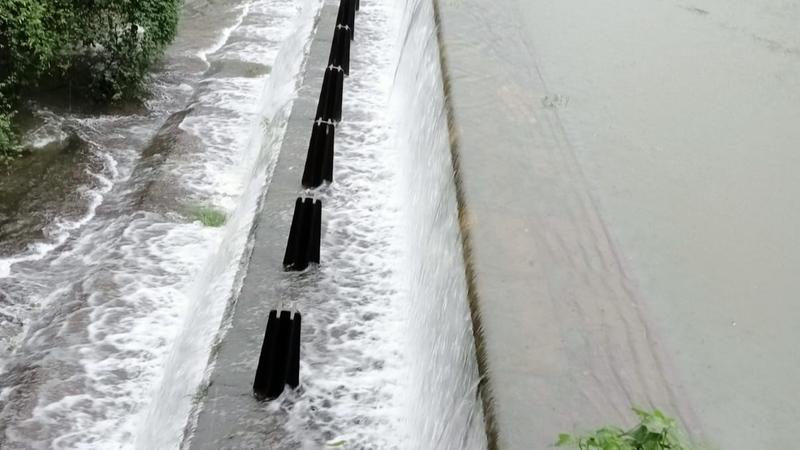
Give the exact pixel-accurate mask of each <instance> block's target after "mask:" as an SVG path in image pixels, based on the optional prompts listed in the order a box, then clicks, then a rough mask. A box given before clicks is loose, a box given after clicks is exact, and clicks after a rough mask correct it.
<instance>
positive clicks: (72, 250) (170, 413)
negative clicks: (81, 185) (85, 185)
mask: <svg viewBox="0 0 800 450" xmlns="http://www.w3.org/2000/svg"><path fill="white" fill-rule="evenodd" d="M189 6H195V5H189ZM218 8H222V9H221V10H219V11H214V10H213V8H211V7H209V8H208V9H209V11H207V14H209V15H214V14H219V18H218V19H217V18H211V19H209V18H208V17H205V19H207V20H209V21H210V22H213V23H214V24H215V26H221V28H220V31H219V32H220V33H221V36H223V37H225V39H224V40H222V39H219V40H214V39H213V36H211V38H212V39H211V42H210V43H209V42H206V40H205V38H203V39H200V38H198V39H197V40H196V41H193V40H192V39H191V36H181V35H179V37H178V39H177V41H176V44H175V45H174V46H173V48H172V49H171V50H170V55H169V58H170V59H171V61H174V65H173V66H170V65H169V64H168V67H167V69H166V70H165V72H164V73H160V74H157V76H156V80H155V81H154V89H155V95H154V96H153V100H152V101H151V102H150V103H149V104H148V111H149V112H148V113H146V114H144V115H139V116H120V117H116V116H109V117H97V118H93V117H75V118H69V119H68V120H73V121H76V122H78V123H79V133H80V134H81V137H82V138H84V139H85V140H86V141H87V142H89V145H90V146H92V149H93V150H94V151H95V154H96V155H98V157H99V158H100V159H101V160H102V161H106V164H105V165H104V166H103V173H102V174H100V175H97V176H98V177H101V176H103V177H104V179H103V182H102V183H99V184H100V186H99V187H98V188H96V189H94V190H87V191H86V193H85V197H86V198H87V204H88V205H89V208H88V209H89V211H90V212H88V213H87V214H86V215H85V216H84V217H82V218H80V219H79V220H78V221H72V222H64V223H59V221H58V220H56V221H55V223H56V224H57V226H58V230H59V231H60V232H61V233H62V234H58V235H56V238H54V239H51V241H50V242H47V243H42V244H34V245H33V248H32V250H31V251H29V252H27V253H26V254H24V255H20V256H14V257H12V258H9V259H8V260H6V261H5V263H4V264H3V265H0V269H2V270H3V272H0V277H3V276H4V279H3V280H2V282H3V284H2V289H3V291H4V292H6V293H7V295H8V296H9V298H10V299H11V301H12V302H15V304H16V305H20V306H19V308H17V309H16V310H15V311H14V313H15V314H16V316H15V317H17V318H18V319H19V320H20V321H22V322H23V323H24V327H23V328H22V330H21V331H20V332H19V333H18V334H17V335H15V336H11V337H9V338H8V339H7V341H6V342H3V344H4V345H5V347H6V349H5V350H4V353H2V354H0V355H2V356H3V360H2V366H0V382H2V383H1V384H0V386H2V390H0V419H1V420H0V424H2V426H3V427H4V431H5V437H0V446H2V447H3V448H95V449H96V448H143V449H153V448H177V447H178V446H179V444H180V441H181V439H182V438H183V430H184V427H185V425H186V420H187V417H188V416H189V410H190V408H191V406H192V396H193V395H194V391H195V390H196V387H197V386H198V384H199V383H200V381H201V380H202V377H203V371H204V369H205V366H206V361H207V359H208V354H209V352H210V349H211V345H212V343H213V339H214V336H215V334H216V331H217V330H218V329H219V325H220V320H221V318H222V316H223V312H224V310H225V308H226V307H227V304H228V300H229V299H230V298H231V295H232V294H233V292H234V290H235V288H236V283H235V275H236V273H237V270H238V266H239V263H240V259H241V256H242V252H243V251H244V248H245V244H246V241H247V236H248V233H249V228H250V223H251V221H252V217H253V212H254V210H255V208H256V206H257V203H258V199H259V198H260V193H261V192H262V190H263V186H264V184H265V183H266V182H268V177H269V173H270V170H271V167H272V165H273V163H274V151H275V149H276V147H277V143H278V142H280V140H281V137H282V133H283V129H284V127H285V120H286V119H285V116H286V111H287V110H288V108H289V106H290V102H291V99H292V98H293V95H294V89H295V83H296V81H295V80H296V79H297V76H298V73H299V71H300V65H301V64H300V62H301V61H302V54H303V51H304V48H305V46H306V43H307V41H308V38H309V37H310V31H311V25H312V24H313V16H314V15H315V14H316V11H317V9H318V8H319V2H316V1H308V2H293V1H288V0H286V1H280V0H254V1H251V2H247V3H245V4H239V5H222V6H218ZM226 8H227V9H226ZM203 19H204V17H203V16H202V14H200V15H198V14H197V13H195V14H188V13H187V15H186V17H185V18H184V21H183V23H182V29H184V30H186V29H188V30H190V31H185V32H184V33H186V34H191V28H192V26H193V25H192V23H191V21H193V20H198V21H199V23H203ZM187 22H189V23H187ZM195 47H199V48H200V49H196V48H195ZM186 55H194V56H192V58H197V57H199V58H200V59H201V60H202V62H204V63H206V65H207V66H209V65H210V69H209V70H208V71H207V72H205V73H203V72H196V73H195V72H191V71H189V72H188V73H187V72H185V70H186V69H185V67H186V66H184V65H183V64H188V65H189V67H191V65H192V64H191V60H189V62H188V63H186V62H185V61H186ZM241 63H250V64H251V65H252V70H251V71H243V70H241V69H240V67H239V66H237V64H241ZM215 64H216V69H219V70H215ZM273 66H275V67H276V68H275V69H273ZM171 67H174V71H170V68H171ZM181 105H188V108H189V112H188V113H187V114H186V116H185V117H184V118H183V120H179V121H178V122H177V123H179V126H178V127H177V128H175V127H173V128H165V129H163V130H162V132H161V133H160V136H161V137H157V138H156V140H155V141H153V143H150V141H151V139H152V138H153V131H154V130H155V127H157V126H159V124H160V123H163V120H164V119H166V118H167V116H168V114H171V113H173V112H176V111H178V110H177V109H175V108H182V106H181ZM173 117H178V116H173ZM170 120H174V119H170ZM159 139H160V140H159ZM165 140H166V141H167V142H166V144H165V143H164V141H165ZM143 148H146V149H147V150H145V152H144V153H142V149H143ZM140 155H145V157H144V158H142V157H141V156H140ZM159 158H160V159H159ZM194 205H200V206H202V207H208V208H215V209H219V210H221V211H223V212H224V213H225V214H226V216H227V217H228V220H227V223H226V225H225V226H224V227H221V228H209V227H205V226H203V225H202V224H201V223H200V222H193V221H191V208H193V207H194ZM187 219H188V220H187ZM37 246H38V247H37ZM30 255H35V256H30Z"/></svg>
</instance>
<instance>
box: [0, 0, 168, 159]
mask: <svg viewBox="0 0 800 450" xmlns="http://www.w3.org/2000/svg"><path fill="white" fill-rule="evenodd" d="M178 7H179V0H0V158H2V157H3V156H2V155H6V156H7V155H10V154H12V153H13V151H14V147H15V145H16V144H15V142H16V138H15V137H14V134H13V131H12V127H11V124H10V121H11V118H12V117H13V114H14V109H13V107H14V105H16V104H18V102H19V100H20V99H19V94H20V92H21V90H22V89H23V88H35V86H36V85H37V84H39V83H40V82H41V81H43V80H44V79H47V80H48V82H51V83H53V82H55V83H62V84H66V83H69V84H70V85H71V86H72V87H74V88H75V89H76V90H77V91H79V92H82V93H85V94H86V96H87V97H89V98H92V99H94V100H97V101H101V102H115V101H120V100H124V99H128V98H134V97H136V96H138V95H140V94H141V88H142V85H143V82H144V80H145V78H146V75H147V70H148V68H149V67H150V66H151V65H152V64H153V62H154V61H155V60H156V59H157V58H158V57H159V56H160V55H161V53H162V52H163V50H164V47H165V46H166V45H167V44H168V43H169V42H170V41H171V40H172V39H173V37H174V36H175V31H176V29H177V22H178Z"/></svg>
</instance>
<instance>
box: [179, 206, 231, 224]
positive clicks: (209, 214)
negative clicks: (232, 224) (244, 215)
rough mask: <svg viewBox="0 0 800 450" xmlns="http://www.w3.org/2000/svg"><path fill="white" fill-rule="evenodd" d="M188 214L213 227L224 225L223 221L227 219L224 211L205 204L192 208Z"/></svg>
mask: <svg viewBox="0 0 800 450" xmlns="http://www.w3.org/2000/svg"><path fill="white" fill-rule="evenodd" d="M189 215H190V216H191V217H192V218H193V219H194V220H198V221H200V223H202V224H203V225H205V226H207V227H215V228H216V227H221V226H223V225H225V221H226V220H227V219H228V218H227V216H225V213H224V212H222V211H220V210H218V209H215V208H211V207H207V206H200V207H196V208H192V209H191V210H190V211H189Z"/></svg>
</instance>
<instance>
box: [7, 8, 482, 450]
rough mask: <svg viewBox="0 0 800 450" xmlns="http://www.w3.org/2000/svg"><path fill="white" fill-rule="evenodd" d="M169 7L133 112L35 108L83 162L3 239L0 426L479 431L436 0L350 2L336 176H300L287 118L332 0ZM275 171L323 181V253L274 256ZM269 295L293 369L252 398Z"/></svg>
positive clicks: (213, 443) (279, 181)
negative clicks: (161, 51) (159, 57)
mask: <svg viewBox="0 0 800 450" xmlns="http://www.w3.org/2000/svg"><path fill="white" fill-rule="evenodd" d="M185 9H186V10H185V12H184V16H183V20H182V25H181V26H182V29H181V31H180V33H179V36H178V40H177V42H176V43H175V45H173V47H171V48H170V50H169V54H168V56H167V60H166V63H165V66H164V68H162V69H160V71H159V72H158V73H155V74H154V92H155V95H154V97H153V99H152V100H151V101H150V102H149V103H148V104H147V105H146V108H145V110H144V111H142V112H141V113H138V114H133V115H119V116H115V115H92V114H87V113H70V112H60V111H53V112H43V113H42V114H43V115H45V116H46V117H47V120H50V121H52V122H54V123H55V124H56V126H57V127H58V126H63V125H64V124H67V125H69V126H70V127H71V128H73V129H75V130H77V134H78V136H79V137H80V138H81V139H82V140H83V141H84V143H85V144H84V150H83V151H84V152H85V155H86V156H85V158H86V162H85V165H86V170H87V173H89V174H90V176H89V177H88V178H86V180H88V181H86V180H84V179H82V181H81V182H80V183H79V185H76V186H74V189H75V190H76V192H78V193H79V194H78V195H76V196H75V197H74V198H72V199H70V201H71V202H72V203H69V204H68V206H70V208H69V209H67V208H66V206H64V207H63V209H62V210H59V209H55V210H53V211H52V214H53V215H54V216H55V217H57V218H58V219H57V220H55V221H53V222H52V223H51V224H49V225H48V227H49V228H48V230H49V231H47V232H46V233H44V237H43V238H41V239H38V240H37V239H29V238H28V237H27V236H26V237H24V238H23V237H19V238H18V240H19V242H18V245H16V247H15V248H17V249H19V250H18V251H13V252H7V253H4V254H2V255H0V257H2V259H0V277H2V278H0V294H2V295H1V296H0V307H1V308H3V309H2V311H0V312H2V313H3V315H2V316H0V320H3V321H4V323H3V324H2V325H3V326H2V327H0V343H1V344H2V349H0V432H2V433H0V436H2V437H0V447H3V448H21V449H27V448H138V449H162V448H163V449H169V448H180V447H183V448H221V447H220V445H219V443H220V442H221V440H223V439H224V440H225V441H224V442H225V448H258V447H274V448H322V447H324V446H326V445H346V448H403V449H407V448H418V449H432V448H436V449H450V448H452V449H479V448H485V447H486V445H487V444H486V433H485V427H484V418H483V410H482V399H481V398H480V395H479V389H478V386H479V380H480V377H479V373H478V367H477V362H476V357H475V342H474V332H473V324H472V320H471V314H470V310H469V304H468V302H467V282H466V279H465V270H464V257H463V253H462V244H461V242H462V240H461V236H460V228H459V220H458V217H459V216H458V205H457V201H456V192H455V184H454V180H453V165H452V159H451V153H450V146H449V135H448V129H447V120H446V114H445V105H444V96H443V86H442V79H441V71H440V65H439V53H438V47H437V42H436V33H435V24H434V15H433V5H432V2H431V1H429V0H408V1H406V2H394V1H390V0H373V1H369V2H364V3H362V5H361V10H360V12H359V13H358V17H357V19H356V20H357V25H356V27H357V34H356V39H355V41H354V42H353V44H352V48H351V61H350V67H349V72H350V73H349V77H347V78H346V79H345V80H344V97H343V100H344V101H343V108H342V122H341V124H339V125H338V126H337V127H336V158H335V163H334V168H333V180H334V181H333V182H332V183H330V184H325V185H323V186H322V187H320V188H318V189H317V190H315V191H313V192H311V191H306V190H304V189H303V188H302V185H301V174H302V171H303V165H302V163H297V164H295V162H296V161H302V158H301V156H304V155H305V152H306V149H307V145H308V139H309V137H310V132H311V122H307V121H304V122H303V127H302V129H303V132H302V133H300V132H297V131H295V129H294V128H293V125H292V123H293V120H298V121H299V120H305V119H303V118H302V117H299V118H296V117H295V116H298V115H300V116H302V114H303V112H302V111H303V105H304V104H309V103H314V105H313V106H314V107H315V106H316V105H315V102H316V98H314V96H315V95H316V94H317V93H318V92H319V91H318V84H315V83H318V82H319V80H317V79H316V78H315V77H317V78H321V76H322V71H323V70H324V67H325V65H326V63H327V50H328V49H327V48H325V49H324V51H315V46H318V47H320V46H321V47H320V48H322V47H324V45H323V44H320V43H318V42H317V40H318V39H319V38H320V36H323V35H326V34H331V33H332V32H333V28H332V27H331V25H332V21H333V18H332V14H333V15H335V12H333V13H332V12H331V11H334V10H335V4H334V3H329V4H325V3H323V2H320V1H318V0H301V1H289V0H252V1H242V2H233V3H232V4H231V5H209V4H206V3H202V2H199V1H188V2H187V3H186V7H185ZM315 26H316V31H315ZM328 38H329V36H328V37H327V38H325V39H328ZM329 42H330V41H329V40H328V41H326V43H328V44H329ZM321 54H324V59H320V58H318V57H317V55H321ZM315 80H316V81H315ZM293 158H294V159H293ZM283 169H285V170H283ZM287 180H291V183H292V184H289V181H287ZM281 193H283V194H285V195H287V196H291V197H292V198H294V197H296V196H297V195H299V194H303V193H311V194H313V196H314V197H316V198H319V199H321V200H322V201H323V203H324V205H325V207H324V212H323V215H322V239H321V245H320V247H321V252H320V253H321V254H320V264H319V266H312V267H311V268H310V269H308V270H306V271H304V272H298V273H289V272H283V271H282V270H280V266H281V262H282V261H281V260H282V257H283V248H284V246H285V243H286V237H287V234H286V233H284V232H282V231H281V229H280V226H282V225H280V226H276V227H275V228H274V229H272V228H270V227H268V226H266V224H286V227H287V228H286V230H288V223H289V222H290V220H291V212H290V211H291V207H292V206H293V203H289V204H285V205H282V206H281V209H272V208H271V206H270V205H271V199H272V198H274V197H276V196H280V195H283V194H281ZM23 203H24V200H23ZM54 208H55V207H54ZM207 210H212V211H219V212H221V213H224V215H225V216H226V217H227V220H226V222H225V224H224V225H223V226H222V227H219V228H210V227H206V226H203V225H202V224H201V223H200V222H199V221H196V220H193V219H194V218H196V217H202V215H203V214H204V213H205V212H206V211H207ZM284 231H285V230H284ZM264 238H267V240H266V241H265V240H264ZM26 239H27V240H26ZM4 248H5V247H4ZM251 254H252V258H251ZM276 268H277V269H276ZM253 273H258V274H266V275H264V276H265V278H264V279H263V280H262V281H265V282H266V281H268V282H269V285H268V286H267V287H265V288H264V290H263V291H257V290H255V289H256V288H258V287H261V286H262V285H260V284H257V283H256V284H255V285H252V283H253V282H254V279H255V278H253V277H251V275H250V274H253ZM249 285H251V286H249ZM253 292H257V293H258V295H259V302H258V303H254V304H252V305H250V309H245V306H246V305H247V301H248V300H247V299H248V296H252V295H253ZM271 309H288V310H298V311H301V312H302V314H303V325H302V326H303V338H302V345H301V362H300V385H299V386H298V388H297V389H296V390H294V391H290V390H286V391H285V392H284V393H283V394H282V395H281V397H279V398H278V399H276V400H274V401H272V402H259V401H257V400H256V399H255V398H254V397H253V395H252V391H251V389H252V382H253V376H255V368H256V364H257V362H258V361H257V359H258V354H257V353H258V349H259V345H260V343H261V339H262V338H263V333H264V326H265V325H266V321H267V316H268V314H269V311H270V310H271ZM244 311H246V314H247V315H248V317H245V318H242V317H240V316H241V315H242V314H244ZM245 319H248V320H249V321H248V320H245ZM243 324H245V325H247V326H244V327H242V326H241V325H243ZM230 406H232V407H235V408H236V409H226V408H228V407H230ZM226 416H227V417H228V419H227V420H228V421H231V424H235V425H236V427H235V428H233V429H229V428H226V426H228V425H230V424H228V425H226V422H225V419H219V417H226ZM244 418H246V420H245V419H244ZM218 419H219V420H218ZM222 431H226V432H225V433H222ZM218 440H219V441H218Z"/></svg>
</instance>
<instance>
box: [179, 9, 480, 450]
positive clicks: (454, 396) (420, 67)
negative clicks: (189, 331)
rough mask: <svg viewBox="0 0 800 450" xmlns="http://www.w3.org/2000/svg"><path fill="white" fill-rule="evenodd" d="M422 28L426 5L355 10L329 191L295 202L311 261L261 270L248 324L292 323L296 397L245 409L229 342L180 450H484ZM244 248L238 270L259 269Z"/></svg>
mask: <svg viewBox="0 0 800 450" xmlns="http://www.w3.org/2000/svg"><path fill="white" fill-rule="evenodd" d="M434 30H435V27H434V23H433V11H432V9H431V4H428V3H426V2H419V3H417V2H408V4H404V3H398V2H393V1H390V0H385V1H373V2H370V3H369V5H366V4H364V5H363V6H362V9H361V11H360V12H359V13H358V15H357V18H356V29H355V35H356V40H355V41H354V42H353V45H352V49H351V55H352V61H351V72H350V76H349V77H348V78H346V79H345V83H344V86H345V87H344V104H343V114H342V116H343V120H342V122H341V123H340V124H338V125H337V127H336V149H335V152H336V157H335V162H334V180H333V183H331V184H330V185H325V186H323V187H321V188H319V189H316V190H312V191H306V192H305V193H306V194H308V195H312V196H313V197H316V198H319V199H321V201H322V204H323V217H322V222H323V236H322V239H321V255H320V259H321V264H320V265H319V266H318V267H314V268H312V269H310V270H308V271H306V272H302V273H293V272H280V273H278V274H275V276H276V280H275V281H274V283H271V284H274V286H275V287H274V288H270V291H269V292H270V294H272V295H267V296H265V298H264V300H263V308H264V311H263V314H261V313H259V315H263V316H264V317H266V312H267V310H268V309H269V308H278V309H285V310H296V311H299V312H301V313H302V315H303V322H302V323H303V337H302V345H301V351H300V353H301V361H300V364H301V367H300V387H299V388H298V389H296V390H289V389H287V390H285V391H284V393H283V394H282V395H281V396H280V397H279V398H278V399H276V400H274V401H271V402H264V403H260V402H257V401H255V400H254V399H252V398H251V397H250V385H249V384H248V383H249V379H248V380H247V381H244V380H243V377H244V374H243V373H242V370H241V369H242V367H249V366H251V365H252V364H253V361H252V360H250V358H252V357H253V356H254V355H252V354H251V352H250V351H249V350H245V351H242V350H241V347H242V345H237V342H238V340H240V339H243V337H242V333H241V332H239V333H232V334H231V335H229V337H228V338H227V339H228V340H227V341H226V342H225V344H224V345H223V347H222V356H220V358H219V363H218V364H219V367H216V368H215V373H214V377H213V378H212V380H213V381H214V382H215V384H213V385H212V386H211V388H210V389H209V392H210V393H209V396H210V399H209V401H208V402H207V404H206V405H205V408H207V411H204V414H203V415H202V417H201V419H200V424H199V427H203V426H206V428H205V429H202V434H201V435H199V436H198V438H197V441H198V442H194V443H192V446H193V448H197V449H212V448H218V447H219V446H223V445H224V446H225V447H226V448H231V449H234V448H236V449H249V448H258V447H268V448H281V449H284V448H287V449H288V448H303V449H318V448H330V447H342V448H352V449H373V448H375V449H434V448H435V449H470V450H471V449H480V448H485V447H486V445H487V444H486V433H485V429H484V425H483V413H482V406H481V399H480V397H479V395H478V381H479V377H478V370H477V363H476V358H475V349H474V339H473V328H472V321H471V317H470V310H469V306H468V303H467V294H466V292H467V286H466V279H465V268H464V260H463V255H462V250H461V248H462V245H461V236H460V231H459V223H458V219H457V218H458V210H457V203H456V192H455V186H454V182H453V172H452V160H451V154H450V149H449V142H448V132H447V124H446V120H445V114H444V101H443V90H442V81H441V72H440V69H439V59H438V48H437V45H436V35H435V33H434ZM321 32H323V33H325V32H328V31H327V30H321ZM313 70H319V71H322V70H323V67H317V68H316V69H315V68H314V67H309V71H313ZM308 126H309V128H310V127H311V123H310V122H309V124H308ZM303 150H304V149H303ZM303 150H300V151H303ZM282 151H297V149H284V150H282ZM297 181H298V186H299V180H297ZM267 205H270V204H269V203H268V204H267ZM267 213H269V211H267ZM286 220H287V221H289V220H290V218H288V217H287V218H286ZM256 245H259V243H258V242H256ZM262 245H263V243H262ZM259 250H261V249H259V248H257V249H256V254H257V255H258V258H254V261H256V262H255V264H258V265H261V267H258V266H255V269H253V268H251V272H250V273H251V274H252V273H253V270H258V269H259V268H260V269H264V270H272V269H271V267H269V265H267V267H264V264H265V263H264V262H263V258H262V254H261V253H259ZM281 257H282V255H274V258H276V259H279V258H281ZM256 278H258V276H256ZM258 283H261V282H260V281H257V282H255V285H258ZM249 288H251V286H250V285H247V286H246V287H245V292H248V295H252V293H251V292H249ZM248 301H249V299H248ZM246 308H247V309H246V310H244V311H246V312H241V311H238V312H237V313H238V314H247V315H248V319H243V318H241V317H237V318H235V319H234V321H233V322H234V323H235V324H238V325H240V326H242V327H244V328H247V329H248V330H249V329H250V328H251V324H252V320H251V319H249V317H251V316H252V315H253V314H252V313H254V312H255V311H256V310H258V308H259V306H257V305H247V306H246ZM259 338H260V336H258V337H255V338H254V339H259ZM245 339H247V338H246V337H245ZM244 346H245V347H248V348H250V347H252V345H250V344H247V345H244ZM242 358H248V359H247V360H242ZM231 366H234V368H231V369H227V367H231ZM248 378H249V377H248ZM231 414H234V415H235V416H236V417H237V419H236V421H235V422H236V423H233V421H231V419H230V416H231ZM209 429H211V431H209ZM201 436H202V438H201Z"/></svg>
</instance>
